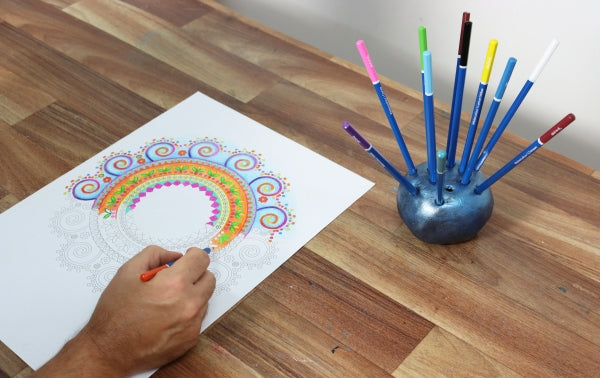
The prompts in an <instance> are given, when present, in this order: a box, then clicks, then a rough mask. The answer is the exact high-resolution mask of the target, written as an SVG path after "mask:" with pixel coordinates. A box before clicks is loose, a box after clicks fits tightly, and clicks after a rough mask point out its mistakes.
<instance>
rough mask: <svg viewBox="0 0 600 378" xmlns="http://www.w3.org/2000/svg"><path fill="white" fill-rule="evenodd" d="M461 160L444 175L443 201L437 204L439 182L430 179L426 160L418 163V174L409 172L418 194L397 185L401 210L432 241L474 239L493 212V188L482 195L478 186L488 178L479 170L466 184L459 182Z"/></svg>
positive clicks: (409, 224)
mask: <svg viewBox="0 0 600 378" xmlns="http://www.w3.org/2000/svg"><path fill="white" fill-rule="evenodd" d="M459 165H460V162H459V163H457V164H456V165H455V166H454V167H453V168H451V169H449V170H447V171H446V172H445V174H444V183H443V186H442V197H443V203H442V204H441V205H440V204H438V203H437V198H438V195H437V185H436V184H432V183H431V182H430V181H429V174H428V170H427V163H423V164H421V165H419V166H417V167H416V168H417V173H416V174H414V175H407V176H406V178H407V179H408V181H409V182H410V183H411V184H413V185H414V186H415V187H416V188H417V189H418V193H417V194H416V195H412V194H411V193H409V192H408V191H407V190H406V188H405V187H404V186H403V185H400V186H399V188H398V194H397V202H398V213H400V217H402V220H404V223H405V224H406V226H407V227H408V228H409V229H410V231H411V232H412V233H413V234H414V235H415V236H416V237H417V238H419V239H421V240H423V241H424V242H427V243H432V244H455V243H462V242H466V241H468V240H471V239H473V238H474V237H475V235H477V232H479V230H481V228H482V227H483V226H484V225H485V223H486V222H487V221H488V219H489V218H490V216H491V215H492V209H493V207H494V198H493V197H492V191H491V190H484V191H483V192H482V193H481V194H476V193H475V192H474V189H475V186H477V185H478V184H481V182H483V181H484V180H485V176H484V175H483V174H481V173H480V172H479V171H476V172H474V173H473V176H472V177H471V181H470V182H469V183H468V184H467V185H463V184H461V182H460V178H461V175H460V174H459V173H458V167H459Z"/></svg>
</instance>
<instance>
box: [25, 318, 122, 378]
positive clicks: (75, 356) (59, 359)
mask: <svg viewBox="0 0 600 378" xmlns="http://www.w3.org/2000/svg"><path fill="white" fill-rule="evenodd" d="M38 375H39V376H43V377H65V378H66V377H125V376H126V375H127V374H126V373H125V372H123V371H122V370H120V369H119V367H118V366H116V365H115V364H114V362H112V361H110V360H109V359H107V358H106V357H105V354H104V352H103V351H102V350H101V349H100V348H99V347H98V345H97V344H96V342H95V340H94V338H93V337H92V336H91V335H90V333H89V332H88V330H87V329H85V328H84V329H82V330H81V332H79V334H78V335H77V336H75V337H74V338H73V339H71V340H69V341H68V342H67V343H66V344H65V345H64V346H63V348H62V349H61V350H60V352H58V354H57V355H56V356H55V357H54V358H53V359H52V360H50V361H49V362H48V363H47V364H46V365H44V366H42V367H41V368H40V369H39V370H38V371H37V372H36V374H35V375H34V376H38Z"/></svg>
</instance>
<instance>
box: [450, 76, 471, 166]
mask: <svg viewBox="0 0 600 378" xmlns="http://www.w3.org/2000/svg"><path fill="white" fill-rule="evenodd" d="M466 75H467V67H466V66H460V67H459V69H458V75H457V77H456V79H457V84H456V92H455V95H454V98H453V100H452V108H451V114H450V117H451V118H450V126H449V130H448V142H447V144H446V155H447V156H448V158H447V160H446V165H447V166H448V168H452V167H454V161H455V158H456V144H457V143H458V131H459V128H460V115H461V112H462V100H463V92H464V90H465V76H466Z"/></svg>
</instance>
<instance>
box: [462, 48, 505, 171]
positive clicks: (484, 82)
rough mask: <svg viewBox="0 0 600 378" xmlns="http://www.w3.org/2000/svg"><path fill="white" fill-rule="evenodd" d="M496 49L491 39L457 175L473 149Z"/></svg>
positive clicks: (463, 169) (463, 168) (465, 166)
mask: <svg viewBox="0 0 600 378" xmlns="http://www.w3.org/2000/svg"><path fill="white" fill-rule="evenodd" d="M497 48H498V41H497V40H495V39H492V40H491V41H490V43H489V45H488V50H487V53H486V55H485V60H484V63H483V71H482V73H481V81H480V82H479V88H478V90H477V97H476V98H475V104H474V105H473V113H471V122H469V129H468V131H467V138H466V140H465V146H464V148H463V154H462V158H461V159H460V167H459V168H458V172H459V173H463V172H464V171H465V169H466V168H467V163H468V162H469V155H470V154H471V148H472V147H473V140H474V139H475V133H476V132H477V125H478V124H479V116H480V115H481V109H482V108H483V102H484V100H485V94H486V92H487V87H488V82H489V80H490V74H491V73H492V66H493V65H494V57H495V56H496V49H497Z"/></svg>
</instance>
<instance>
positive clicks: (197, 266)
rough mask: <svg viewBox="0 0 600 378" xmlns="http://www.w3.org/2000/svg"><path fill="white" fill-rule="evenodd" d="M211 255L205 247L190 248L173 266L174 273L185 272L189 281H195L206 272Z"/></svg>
mask: <svg viewBox="0 0 600 378" xmlns="http://www.w3.org/2000/svg"><path fill="white" fill-rule="evenodd" d="M208 264H210V257H208V253H206V252H205V251H204V250H203V249H200V248H196V247H192V248H189V249H188V250H187V251H186V253H185V255H183V256H182V257H181V258H180V259H179V260H177V263H176V264H173V266H172V267H171V269H172V272H173V274H183V275H184V276H185V277H186V278H187V279H188V281H189V282H191V283H195V282H196V281H198V280H199V279H200V278H201V277H202V276H203V274H204V273H205V272H206V269H207V268H208Z"/></svg>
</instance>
